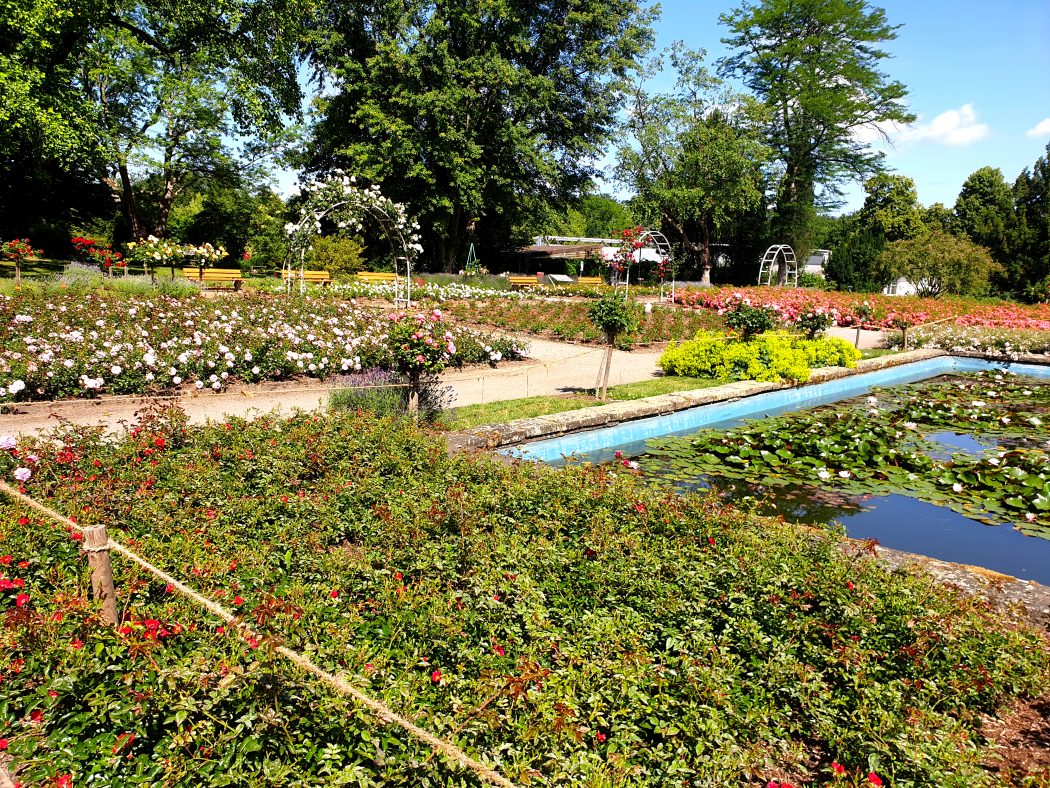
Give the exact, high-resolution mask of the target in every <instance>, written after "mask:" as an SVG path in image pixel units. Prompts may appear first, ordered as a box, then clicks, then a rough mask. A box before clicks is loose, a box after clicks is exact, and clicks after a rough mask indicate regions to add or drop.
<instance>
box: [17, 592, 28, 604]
mask: <svg viewBox="0 0 1050 788" xmlns="http://www.w3.org/2000/svg"><path fill="white" fill-rule="evenodd" d="M28 601H29V594H19V595H18V596H16V597H15V606H16V607H25V605H26V603H27V602H28Z"/></svg>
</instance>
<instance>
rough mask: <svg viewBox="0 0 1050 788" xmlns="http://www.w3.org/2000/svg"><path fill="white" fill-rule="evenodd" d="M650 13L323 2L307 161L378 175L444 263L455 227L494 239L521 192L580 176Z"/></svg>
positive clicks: (543, 193)
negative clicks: (319, 97)
mask: <svg viewBox="0 0 1050 788" xmlns="http://www.w3.org/2000/svg"><path fill="white" fill-rule="evenodd" d="M650 16H651V15H650V14H649V13H648V12H646V11H644V10H642V9H641V8H640V7H639V5H638V3H637V2H636V0H554V1H553V2H549V1H548V2H538V1H537V0H500V1H499V2H493V3H484V4H478V3H476V2H472V1H470V2H468V1H467V0H449V2H445V3H440V4H434V3H430V2H424V0H375V1H374V2H371V3H360V4H352V5H347V4H337V3H330V4H328V5H326V6H325V7H324V9H323V14H322V18H321V20H320V22H319V30H318V38H319V41H318V44H317V49H316V55H315V61H314V62H315V66H316V67H317V68H318V69H319V70H322V71H323V72H324V73H325V74H326V75H328V76H329V77H330V78H331V79H332V81H333V82H334V88H335V91H334V93H333V95H331V96H330V97H329V98H327V99H325V100H324V101H323V102H322V104H321V108H320V109H321V111H320V121H319V123H318V124H317V127H316V129H315V130H314V134H313V139H312V142H311V144H310V146H309V148H310V150H309V157H308V160H307V161H308V165H309V168H310V169H312V170H314V171H325V170H328V169H330V168H333V167H341V168H343V169H346V170H348V171H353V172H356V173H358V174H359V175H360V176H362V177H364V178H366V179H370V180H372V181H373V182H376V183H379V184H381V185H382V186H383V189H384V192H385V193H387V194H390V195H391V196H392V197H393V198H394V199H397V200H398V201H400V202H404V203H407V204H408V205H409V206H410V207H411V210H412V212H413V214H414V215H416V216H418V217H420V223H421V225H422V235H423V239H424V246H425V248H426V250H427V255H428V256H429V261H428V262H429V263H430V265H431V266H433V267H436V268H442V269H445V270H454V269H455V268H458V267H459V263H460V262H461V260H462V258H464V257H465V254H466V244H467V242H468V240H469V233H470V232H475V233H476V238H477V239H478V240H479V241H480V242H481V243H483V244H485V245H488V246H495V247H499V246H506V245H507V243H508V240H509V238H510V236H511V231H512V228H513V226H514V225H515V224H516V223H519V221H518V220H519V219H520V213H521V210H522V208H523V206H525V205H528V204H529V200H530V199H532V198H535V197H542V198H544V199H547V200H550V201H554V202H559V201H562V202H563V201H565V200H567V199H568V198H571V197H573V196H575V195H578V194H579V193H580V192H581V191H582V190H583V187H584V186H585V185H587V184H588V183H589V180H590V176H591V175H592V173H593V172H594V168H593V164H592V162H593V161H594V160H596V159H597V158H598V157H599V156H600V155H601V153H602V151H603V146H604V143H605V142H606V141H607V140H608V139H609V138H610V135H611V134H612V132H613V129H614V126H615V117H616V112H617V109H618V108H619V105H620V100H621V98H620V91H619V86H620V82H621V81H622V80H623V79H624V78H625V77H626V76H627V74H628V71H629V70H630V69H631V68H633V67H634V65H635V64H636V61H637V58H638V57H639V56H641V55H642V54H643V53H644V52H645V51H646V50H647V49H648V47H649V46H650V42H651V39H652V31H651V29H650Z"/></svg>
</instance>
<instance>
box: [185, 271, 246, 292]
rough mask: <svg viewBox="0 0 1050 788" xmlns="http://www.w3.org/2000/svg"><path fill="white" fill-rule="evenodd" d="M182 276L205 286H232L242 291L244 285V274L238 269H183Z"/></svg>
mask: <svg viewBox="0 0 1050 788" xmlns="http://www.w3.org/2000/svg"><path fill="white" fill-rule="evenodd" d="M182 275H183V276H184V277H186V278H187V279H189V280H190V281H191V282H200V283H201V284H204V285H207V284H223V283H228V284H232V285H233V289H234V290H240V289H241V285H242V284H243V283H244V274H242V273H241V272H240V269H237V268H203V269H202V268H183V269H182Z"/></svg>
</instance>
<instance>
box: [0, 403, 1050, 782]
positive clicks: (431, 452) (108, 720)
mask: <svg viewBox="0 0 1050 788" xmlns="http://www.w3.org/2000/svg"><path fill="white" fill-rule="evenodd" d="M12 444H13V442H11V441H4V442H2V443H0V446H2V447H6V448H3V450H2V451H0V476H2V477H3V478H6V479H8V480H10V479H11V478H12V473H13V472H14V470H15V468H18V467H24V468H26V469H28V470H29V471H30V474H29V477H28V478H27V479H25V480H24V482H22V483H23V484H24V486H25V488H26V490H27V491H28V492H29V493H30V494H31V495H33V496H34V497H37V498H38V499H39V500H42V501H46V502H48V503H49V504H50V505H52V506H54V507H56V508H58V509H59V510H61V511H63V512H66V513H68V514H70V515H75V516H76V517H77V518H78V519H79V522H80V523H81V524H90V523H98V522H103V523H107V524H109V525H110V527H111V536H113V537H114V538H116V539H119V540H121V541H122V542H124V543H126V544H128V545H130V546H132V547H133V548H134V549H136V550H138V551H139V552H140V553H142V554H144V555H146V556H148V557H149V558H150V559H151V560H153V561H155V562H156V563H157V564H159V565H160V566H161V568H163V569H164V570H166V571H168V572H171V573H174V574H175V575H176V576H177V577H178V578H180V579H183V580H184V581H185V582H188V583H189V584H190V585H192V586H193V587H195V588H197V589H199V590H200V591H201V592H202V593H204V594H205V595H207V596H208V597H209V598H211V599H214V600H215V601H216V602H218V603H220V604H222V605H224V606H226V607H227V608H228V609H232V610H235V611H237V613H238V615H239V616H240V617H241V618H242V619H243V620H245V621H247V622H250V623H251V624H252V626H253V627H255V628H256V629H257V630H259V631H260V632H261V637H258V638H256V637H254V636H253V637H245V636H241V635H238V634H237V633H236V632H235V631H234V630H233V629H232V628H230V627H226V626H216V621H215V620H214V619H209V618H208V617H207V616H206V615H205V614H203V613H202V612H201V610H200V609H199V608H196V607H193V606H192V605H190V604H189V603H188V602H187V601H186V600H185V599H184V598H183V597H181V596H180V595H179V594H177V593H175V592H174V589H173V588H172V587H169V586H166V585H165V584H164V583H162V582H158V581H157V580H155V579H154V578H152V577H151V576H149V575H147V574H146V573H145V572H144V571H143V570H141V569H139V568H138V567H137V566H136V565H134V564H130V563H128V562H125V561H123V560H121V559H118V560H117V584H118V589H119V599H118V603H119V605H118V606H119V609H120V610H121V613H122V616H123V620H122V622H121V625H120V627H119V628H118V629H117V630H116V631H113V630H111V629H108V628H106V627H104V626H102V625H101V624H100V621H99V618H98V609H97V608H96V607H95V606H94V605H93V604H89V603H88V602H86V601H85V599H84V594H85V593H86V592H85V589H86V587H87V583H86V575H85V568H84V563H83V559H82V558H81V557H79V556H78V553H77V542H76V541H75V540H74V539H73V538H71V534H70V533H69V532H67V531H66V530H65V529H64V528H60V527H59V528H56V527H52V526H50V525H49V524H48V523H47V522H46V521H43V520H42V519H41V517H40V516H39V515H37V514H35V513H33V512H31V511H27V510H23V509H21V508H19V507H17V506H14V505H9V504H4V505H2V506H0V508H2V511H0V545H2V549H0V564H2V565H0V571H2V572H3V577H4V580H6V581H8V582H9V584H10V587H6V586H5V588H4V589H2V590H0V609H2V612H3V614H4V619H3V620H4V622H5V625H4V627H3V628H0V641H2V644H3V648H4V652H5V654H7V655H8V656H7V659H6V660H5V662H4V663H3V665H2V666H0V671H2V678H3V680H2V682H0V742H2V745H0V746H2V747H3V748H5V749H6V750H7V752H8V754H9V755H10V756H11V757H12V758H13V764H14V767H15V768H16V769H17V770H18V774H17V779H20V780H21V781H23V783H24V784H26V785H30V784H31V785H55V784H59V782H58V781H67V782H68V781H72V783H73V784H75V785H80V784H94V783H98V784H110V785H115V784H121V785H132V784H151V785H160V784H165V785H184V784H185V785H189V784H193V785H237V784H239V785H263V784H286V785H287V784H294V785H339V784H355V785H379V784H383V785H449V786H451V785H475V784H477V783H476V781H475V780H474V779H472V777H471V776H469V775H468V774H466V773H465V772H464V771H462V770H461V769H458V768H456V767H454V766H453V765H450V764H449V763H448V762H447V761H446V760H445V759H444V758H442V757H439V756H434V755H433V754H432V753H431V752H429V751H428V750H427V749H426V748H425V747H424V746H423V745H421V744H419V743H418V742H417V741H415V740H414V739H412V738H410V737H409V736H408V735H407V734H405V732H404V731H403V730H401V729H400V728H398V727H396V726H393V725H381V724H380V723H379V722H377V721H376V720H375V719H374V718H372V717H371V715H370V714H368V713H366V712H364V711H362V710H361V709H360V708H358V707H355V706H354V705H353V704H351V703H350V702H349V701H347V700H345V699H340V698H336V697H333V696H332V695H330V694H329V693H328V692H327V691H325V690H324V689H323V688H320V687H319V686H318V685H317V684H316V683H315V682H313V681H312V680H308V679H307V678H304V676H303V675H302V674H299V673H296V672H295V671H294V670H293V669H292V668H290V667H289V666H288V663H286V662H284V661H283V660H282V659H281V658H280V657H279V656H278V655H277V654H275V652H274V650H273V645H274V644H276V643H283V644H286V645H288V646H289V647H291V648H293V649H296V650H298V651H301V652H303V653H306V654H307V655H309V656H310V658H311V659H313V660H314V661H315V662H317V663H319V664H321V665H322V666H324V667H325V668H326V669H328V670H331V671H333V672H340V673H341V674H342V675H344V676H345V677H346V679H347V680H348V681H350V682H351V683H352V684H353V685H354V686H356V687H357V688H359V689H360V690H362V691H363V692H365V693H366V694H368V695H371V696H373V697H375V698H378V699H381V700H382V701H384V702H385V703H387V704H389V705H390V706H392V707H393V708H394V709H395V710H396V711H397V712H399V713H401V714H403V715H405V716H407V717H408V718H410V719H411V720H412V721H413V722H415V723H417V724H418V725H420V726H422V727H424V728H426V729H428V730H430V731H432V732H434V733H436V734H438V735H439V736H441V737H444V738H447V739H449V740H451V741H453V742H454V743H455V744H456V745H457V746H460V747H462V748H464V749H465V750H467V751H468V752H469V753H471V754H472V755H474V756H476V757H478V758H480V759H482V760H483V761H485V762H486V763H488V764H490V765H491V766H492V767H493V768H495V769H496V770H497V771H499V772H500V773H502V774H503V775H504V776H506V777H507V778H508V779H510V780H512V781H514V782H515V783H517V784H526V783H531V784H538V783H544V784H552V783H560V784H566V785H598V784H603V785H606V784H617V785H653V786H664V785H668V784H670V783H675V784H684V783H689V784H705V785H731V784H739V783H740V781H741V779H742V778H741V775H749V776H750V779H752V781H753V782H756V784H762V785H765V784H766V782H767V781H772V780H777V781H790V782H793V783H794V784H799V783H801V782H804V781H815V782H816V781H819V782H824V781H828V780H830V779H832V778H833V777H834V776H835V775H836V774H839V773H840V772H841V773H842V774H843V776H844V779H846V780H852V781H853V782H854V783H857V782H863V781H864V780H865V779H867V777H866V776H867V775H868V774H869V773H872V772H874V773H875V774H876V775H877V779H881V780H884V781H885V782H886V783H887V784H917V785H944V784H975V785H976V784H984V783H987V782H988V781H989V780H988V776H987V774H986V773H985V772H984V771H983V770H982V768H981V767H980V765H979V758H980V751H979V746H980V742H981V740H980V738H979V735H978V733H977V728H978V727H979V725H980V717H979V715H980V714H981V713H993V712H994V710H995V709H996V708H997V707H998V706H999V705H1000V704H1001V703H1002V702H1004V701H1005V700H1007V699H1009V698H1010V697H1011V696H1013V695H1015V694H1023V693H1025V692H1032V691H1036V690H1037V689H1038V688H1039V687H1040V686H1045V681H1046V678H1047V653H1046V650H1045V646H1044V645H1042V641H1041V639H1040V637H1039V635H1038V634H1036V633H1034V632H1029V631H1027V630H1024V629H1021V628H1018V627H1015V626H1012V625H1009V624H1008V623H1007V622H1005V621H1004V619H1003V617H1002V616H1000V615H995V614H993V613H991V612H990V611H988V610H987V609H985V608H984V607H983V606H982V605H980V604H978V603H975V602H971V601H967V600H966V599H963V598H958V597H956V596H955V595H953V594H952V593H950V592H948V591H945V590H943V589H938V588H936V587H933V586H931V585H930V584H929V583H928V582H926V581H923V580H922V579H920V578H916V577H912V576H909V575H907V574H904V573H890V572H887V571H884V570H883V569H881V568H880V567H879V565H878V564H877V563H875V562H873V561H869V560H867V559H865V558H862V557H858V556H852V557H845V556H843V555H842V554H841V553H840V552H839V551H838V549H837V548H836V546H835V545H834V544H833V543H832V542H831V541H829V540H826V539H821V538H814V537H813V536H812V535H810V534H806V533H801V532H799V531H797V530H795V529H793V528H789V527H786V526H784V525H783V524H779V523H777V522H775V521H765V520H753V519H747V518H746V517H744V516H742V515H740V514H738V513H736V512H734V511H732V510H723V509H722V508H720V507H719V506H718V504H717V503H715V502H714V501H713V500H710V499H702V498H698V497H684V498H680V497H677V496H675V495H671V494H668V493H666V492H663V491H655V490H652V489H648V488H646V487H644V486H642V485H640V484H639V483H638V481H637V480H636V479H635V478H634V476H633V474H631V473H629V472H624V471H623V469H622V468H619V467H618V466H617V467H615V468H611V467H588V468H579V467H577V468H569V469H566V470H561V471H557V470H553V469H549V468H544V467H537V466H532V465H525V464H522V465H516V466H513V467H509V466H503V465H501V464H497V463H495V462H493V461H491V460H489V459H487V458H485V457H468V456H462V455H457V456H450V455H449V454H448V453H447V451H446V449H445V447H444V445H443V444H442V443H440V442H438V441H435V440H432V439H430V438H428V437H426V436H425V435H423V434H422V433H420V432H417V431H415V430H413V429H411V428H409V427H406V426H404V425H402V426H400V427H398V426H396V425H395V423H394V422H391V421H375V420H371V419H368V418H364V417H358V416H354V415H352V414H349V415H342V416H339V417H337V418H331V419H326V418H322V417H317V416H306V415H302V416H298V417H295V418H293V419H290V420H286V421H277V420H274V419H261V420H257V421H255V422H244V421H241V420H234V421H231V422H229V423H226V424H213V425H210V426H207V427H203V428H187V427H186V425H185V417H184V416H180V415H179V414H177V413H176V412H174V411H169V412H163V413H154V414H147V415H146V416H144V417H143V421H142V422H141V423H139V424H137V425H135V426H134V427H133V428H132V429H130V431H129V432H128V434H127V435H126V437H125V438H124V439H122V440H117V441H113V440H103V439H102V437H101V436H100V434H99V432H98V431H97V430H87V429H83V428H77V429H73V428H66V429H65V430H64V431H63V432H60V433H57V434H56V435H55V436H52V437H50V438H45V439H41V440H39V441H38V442H36V443H33V444H24V445H21V446H18V447H16V448H15V449H11V448H10V447H11V446H12ZM15 452H17V454H16V453H15ZM23 475H24V474H23ZM843 720H848V721H849V724H843Z"/></svg>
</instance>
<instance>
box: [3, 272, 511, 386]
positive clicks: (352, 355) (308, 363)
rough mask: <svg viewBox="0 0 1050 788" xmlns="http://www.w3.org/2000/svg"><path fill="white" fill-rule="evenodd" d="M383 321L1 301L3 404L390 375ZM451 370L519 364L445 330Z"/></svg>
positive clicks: (162, 300)
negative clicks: (379, 371) (382, 371)
mask: <svg viewBox="0 0 1050 788" xmlns="http://www.w3.org/2000/svg"><path fill="white" fill-rule="evenodd" d="M389 328H390V320H389V315H388V313H387V312H386V311H384V310H380V309H372V308H366V307H362V306H358V305H356V304H354V303H353V302H352V301H350V300H345V299H338V298H317V297H312V296H307V297H305V298H298V297H294V298H276V297H272V296H271V297H267V296H263V295H254V296H245V297H243V298H237V299H230V300H225V299H223V300H211V299H206V298H202V297H200V296H199V295H197V294H194V295H190V296H183V297H174V296H165V295H160V294H154V293H145V294H142V293H130V294H128V293H121V292H119V291H116V290H113V289H108V288H106V289H79V288H71V289H65V290H63V289H59V288H46V289H41V290H33V291H27V292H25V293H22V294H19V295H16V296H14V297H3V296H0V401H13V400H29V399H57V398H62V397H85V396H88V397H90V396H96V395H98V394H100V393H112V394H140V393H149V392H160V391H171V390H176V389H178V388H179V387H180V386H186V385H189V386H195V387H196V388H199V389H205V388H206V389H211V390H216V391H219V390H222V389H223V388H224V387H226V386H227V385H228V384H230V383H232V382H243V383H255V382H259V381H269V380H288V379H291V378H294V377H296V376H304V377H310V378H317V379H322V380H323V379H326V378H329V377H331V376H333V375H339V374H345V373H347V372H354V371H359V370H361V369H370V368H376V367H379V368H389V367H391V366H392V365H393V364H394V358H393V351H392V348H391V342H390V338H389ZM449 330H450V332H451V336H452V343H453V346H454V348H455V350H454V352H452V353H451V355H450V358H449V361H450V363H452V364H454V365H455V364H467V363H478V362H482V363H484V362H492V363H495V361H496V360H498V359H507V360H510V359H513V358H516V357H519V355H520V351H521V348H520V347H519V345H518V344H516V343H515V342H514V341H513V340H511V339H508V338H505V337H497V336H493V335H490V334H487V333H483V332H479V331H476V330H473V329H469V328H463V327H458V326H451V327H450V329H449Z"/></svg>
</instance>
